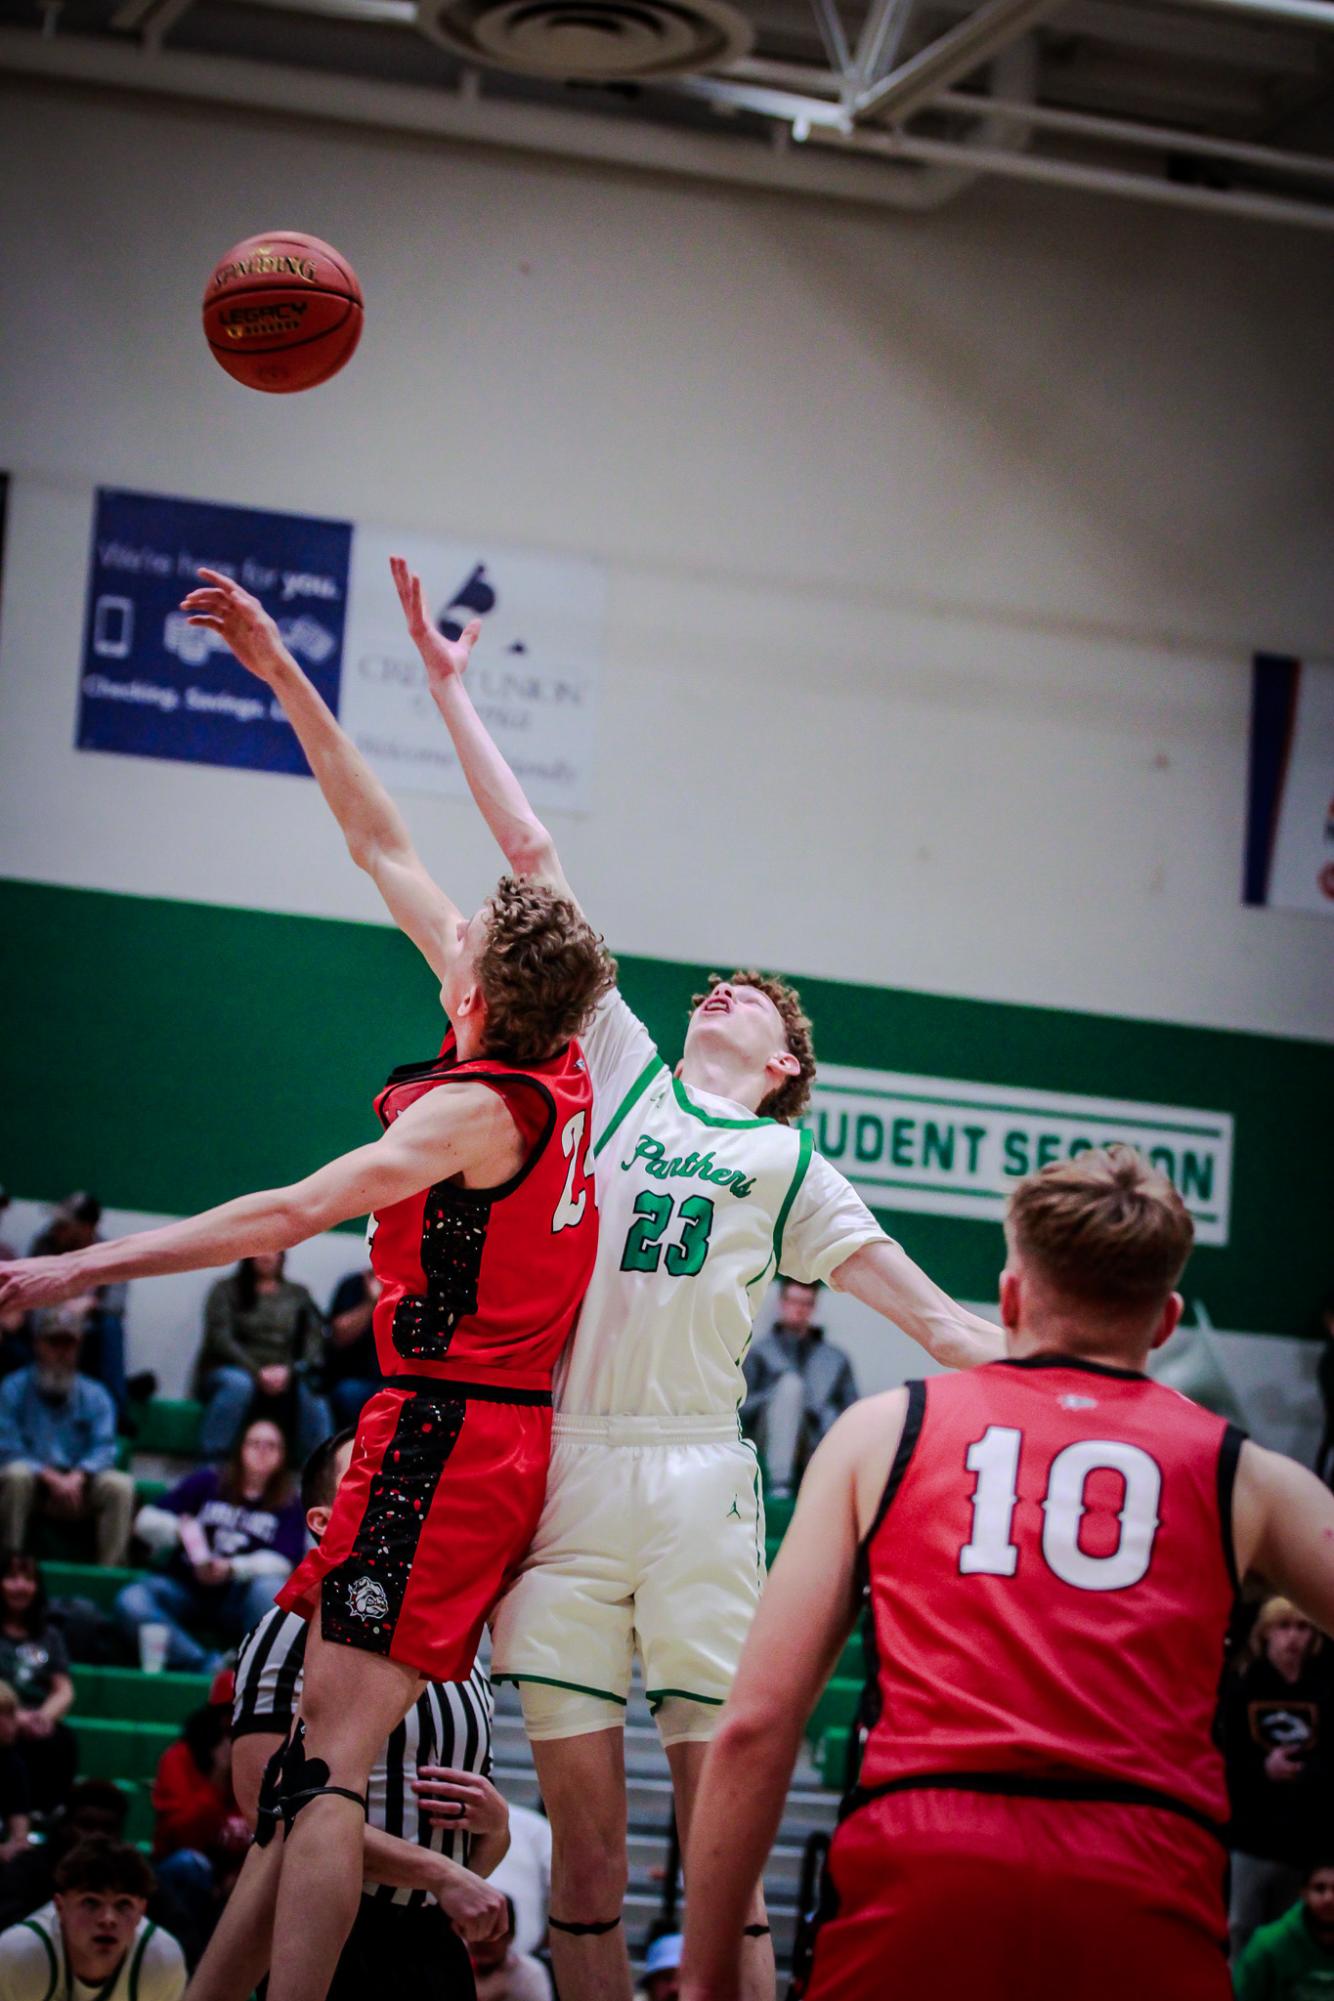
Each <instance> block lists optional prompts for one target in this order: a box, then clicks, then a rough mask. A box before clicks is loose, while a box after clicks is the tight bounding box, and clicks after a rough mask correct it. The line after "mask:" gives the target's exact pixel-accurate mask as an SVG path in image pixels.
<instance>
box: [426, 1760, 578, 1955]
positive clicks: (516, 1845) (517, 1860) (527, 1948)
mask: <svg viewBox="0 0 1334 2001" xmlns="http://www.w3.org/2000/svg"><path fill="white" fill-rule="evenodd" d="M436 1770H437V1768H436V1767H434V1766H430V1765H423V1766H422V1771H421V1776H422V1778H423V1779H428V1780H429V1779H430V1778H432V1777H433V1776H434V1775H435V1772H436ZM509 1831H510V1845H509V1849H508V1851H507V1852H506V1854H505V1855H504V1857H503V1858H502V1859H501V1860H500V1861H499V1862H498V1863H497V1864H496V1866H495V1868H494V1869H493V1870H492V1871H491V1881H492V1883H493V1885H494V1886H495V1888H496V1889H497V1890H503V1891H504V1893H505V1895H506V1896H507V1897H508V1898H509V1900H510V1902H511V1904H513V1906H514V1949H515V1951H516V1952H538V1951H540V1950H541V1949H542V1948H544V1947H545V1945H546V1943H547V1912H548V1910H549V1908H550V1904H551V1822H550V1821H549V1820H548V1819H547V1817H546V1815H545V1814H542V1813H535V1812H534V1811H533V1809H532V1807H530V1806H511V1807H510V1810H509Z"/></svg>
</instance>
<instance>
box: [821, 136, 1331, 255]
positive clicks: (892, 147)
mask: <svg viewBox="0 0 1334 2001" xmlns="http://www.w3.org/2000/svg"><path fill="white" fill-rule="evenodd" d="M810 136H811V143H812V145H818V146H820V147H821V148H823V147H827V146H848V145H853V146H855V148H856V151H857V152H858V153H863V154H864V153H879V154H881V155H882V157H883V158H885V159H887V160H921V161H924V162H925V163H927V164H928V165H934V166H950V165H955V164H957V165H961V166H964V165H966V167H967V169H968V171H969V172H970V173H977V172H981V173H988V174H998V175H999V176H1000V177H1001V178H1002V179H1010V180H1020V181H1040V182H1045V183H1047V184H1048V185H1049V186H1052V187H1062V188H1079V189H1081V190H1083V191H1085V192H1087V193H1089V194H1105V195H1124V196H1129V197H1131V198H1132V199H1134V200H1138V201H1147V202H1153V203H1156V204H1158V205H1159V206H1161V207H1165V208H1190V209H1195V210H1197V211H1199V212H1201V213H1211V214H1214V215H1235V216H1247V217H1249V218H1250V219H1252V220H1253V221H1257V222H1285V223H1296V224H1298V225H1299V226H1301V227H1304V228H1307V229H1319V230H1324V231H1329V232H1334V203H1331V204H1329V205H1328V206H1324V205H1321V204H1320V203H1317V202H1304V201H1299V200H1296V199H1293V198H1290V197H1288V196H1285V195H1262V194H1249V193H1245V192H1241V191H1239V190H1227V189H1225V190H1217V189H1213V188H1198V187H1190V186H1187V185H1184V184H1183V183H1181V182H1179V181H1159V180H1154V179H1153V178H1151V176H1149V175H1148V174H1133V173H1124V172H1119V171H1117V170H1115V169H1113V168H1111V167H1083V166H1079V165H1077V164H1076V162H1074V161H1073V160H1051V159H1046V158H1041V157H1038V156H1036V155H1034V154H1031V153H1015V152H1012V151H1009V150H998V149H995V148H990V147H980V146H968V145H957V144H953V143H951V142H949V141H948V140H941V139H918V138H915V137H913V135H912V134H911V133H907V132H868V131H866V130H865V128H864V127H862V126H858V127H857V128H856V130H855V131H854V132H853V133H851V134H843V133H839V132H831V131H828V130H822V131H816V130H815V129H812V131H811V135H810Z"/></svg>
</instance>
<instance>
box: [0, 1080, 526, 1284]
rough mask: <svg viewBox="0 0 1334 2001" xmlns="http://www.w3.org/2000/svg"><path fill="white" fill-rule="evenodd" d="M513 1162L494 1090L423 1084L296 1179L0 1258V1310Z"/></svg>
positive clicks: (512, 1144) (264, 1244) (518, 1157)
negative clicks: (65, 1248)
mask: <svg viewBox="0 0 1334 2001" xmlns="http://www.w3.org/2000/svg"><path fill="white" fill-rule="evenodd" d="M522 1161H523V1146H522V1142H521V1141H520V1139H519V1135H518V1129H517V1127H516V1126H515V1124H514V1121H513V1119H512V1118H511V1117H510V1114H509V1113H508V1111H507V1110H506V1109H505V1105H504V1102H503V1100H502V1099H501V1098H500V1097H499V1096H498V1095H497V1094H496V1092H494V1091H491V1090H488V1089H487V1087H486V1085H484V1084H458V1085H455V1086H453V1087H452V1088H451V1089H450V1090H448V1091H431V1092H429V1093H428V1094H427V1095H426V1096H425V1097H424V1098H420V1099H418V1101H417V1103H416V1104H414V1105H410V1106H409V1107H408V1109H407V1111H406V1112H404V1113H403V1114H402V1116H401V1117H400V1118H398V1119H396V1120H395V1121H394V1123H393V1125H391V1126H390V1128H389V1130H388V1132H386V1133H385V1134H384V1135H383V1137H382V1138H380V1139H378V1140H375V1141H374V1142H372V1144H371V1145H369V1146H359V1147H356V1148H354V1150H353V1151H352V1152H351V1153H345V1154H343V1155H342V1156H341V1157H340V1158H339V1159H338V1160H332V1161H330V1162H329V1164H328V1166H327V1167H321V1168H319V1169H318V1170H317V1171H316V1172H315V1173H314V1174H310V1175H307V1176H306V1178H305V1180H304V1181H297V1182H293V1183H292V1184H291V1185H290V1186H289V1187H286V1188H268V1189H264V1190H262V1191H261V1192H260V1193H258V1194H256V1195H241V1196H238V1197H237V1199H236V1200H235V1201H233V1202H224V1203H222V1204H221V1205H220V1207H218V1208H216V1209H207V1210H205V1211H204V1213H203V1214H202V1215H200V1216H189V1217H186V1218H185V1219H184V1220H183V1221H181V1222H179V1223H167V1224H166V1225H164V1226H163V1228H161V1229H158V1230H142V1231H140V1232H138V1233H137V1234H136V1235H134V1236H131V1237H120V1238H114V1239H112V1241H111V1242H109V1243H105V1244H90V1245H89V1246H88V1248H87V1250H83V1251H69V1252H67V1253H66V1254H65V1256H64V1257H51V1258H18V1259H16V1260H15V1261H14V1262H13V1263H12V1264H0V1308H3V1307H17V1306H22V1307H23V1308H24V1309H25V1310H26V1309H30V1308H32V1307H36V1306H48V1305H51V1304H52V1303H54V1302H55V1301H57V1300H61V1299H69V1298H71V1297H73V1296H74V1295H75V1294H77V1293H80V1292H84V1291H87V1290H88V1289H89V1288H90V1287H92V1286H95V1285H101V1284H103V1283H105V1281H107V1280H108V1279H130V1278H153V1277H156V1276H158V1275H159V1274H161V1273H163V1272H177V1271H201V1270H204V1269H205V1268H207V1267H208V1266H210V1265H222V1264H230V1263H231V1262H232V1261H233V1260H234V1259H236V1258H241V1257H249V1256H254V1255H255V1253H256V1252H260V1251H282V1250H289V1249H290V1248H291V1246H292V1245H293V1244H299V1243H303V1242H304V1241H305V1239H306V1238H307V1237H313V1236H315V1235H316V1234H317V1233H318V1232H319V1231H320V1230H328V1229H331V1228H332V1227H333V1225H334V1224H335V1223H345V1222H348V1221H349V1220H350V1219H351V1218H352V1217H354V1216H364V1215H366V1214H368V1213H369V1211H371V1210H372V1209H381V1208H384V1207H386V1206H387V1205H388V1204H389V1203H391V1202H399V1201H402V1200H403V1198H404V1197H405V1196H408V1195H415V1194H416V1193H417V1192H418V1190H419V1189H422V1188H430V1187H432V1186H433V1185H434V1184H435V1183H436V1182H437V1181H445V1180H448V1179H450V1178H451V1177H452V1176H453V1175H456V1174H464V1175H467V1176H469V1177H470V1178H471V1179H472V1180H473V1181H474V1183H476V1184H478V1185H481V1186H495V1185H496V1184H498V1183H500V1182H503V1181H505V1180H507V1179H508V1178H509V1177H510V1175H512V1174H515V1173H517V1172H518V1169H519V1167H520V1166H521V1165H522Z"/></svg>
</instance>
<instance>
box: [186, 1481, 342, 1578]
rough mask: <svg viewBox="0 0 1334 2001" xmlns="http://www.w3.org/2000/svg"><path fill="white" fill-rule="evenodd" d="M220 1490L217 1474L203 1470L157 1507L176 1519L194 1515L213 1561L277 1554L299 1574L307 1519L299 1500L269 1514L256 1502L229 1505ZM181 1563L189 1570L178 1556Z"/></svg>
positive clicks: (294, 1498) (269, 1509)
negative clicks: (219, 1557) (298, 1567)
mask: <svg viewBox="0 0 1334 2001" xmlns="http://www.w3.org/2000/svg"><path fill="white" fill-rule="evenodd" d="M221 1486H222V1475H221V1474H220V1473H219V1471H218V1469H217V1468H216V1467H214V1466H204V1467H201V1468H200V1469H199V1471H198V1472H196V1473H187V1474H186V1476H185V1478H184V1479H183V1480H178V1481H177V1483H176V1485H175V1486H174V1487H173V1488H171V1490H170V1491H169V1492H168V1493H166V1494H164V1495H163V1496H162V1499H161V1501H160V1502H159V1503H158V1506H159V1507H162V1508H166V1509H167V1510H168V1511H169V1512H170V1513H171V1514H173V1515H193V1516H194V1517H195V1519H196V1520H197V1521H198V1523H199V1525H200V1527H201V1528H202V1529H203V1531H204V1533H205V1535H206V1536H207V1537H208V1541H209V1548H210V1549H211V1550H212V1552H213V1554H214V1556H221V1557H225V1558H226V1559H227V1560H228V1562H232V1561H234V1560H235V1559H236V1558H237V1557H238V1556H251V1555H253V1554H255V1553H256V1552H257V1551H259V1550H273V1551H275V1552H276V1553H277V1554H278V1555H279V1556H283V1557H286V1559H287V1561H288V1562H289V1563H290V1564H291V1565H292V1567H293V1569H295V1567H296V1565H297V1564H298V1563H300V1561H301V1559H302V1557H303V1556H304V1555H305V1553H306V1518H305V1515H304V1514H303V1513H302V1510H301V1497H300V1495H299V1494H296V1493H293V1495H292V1497H291V1499H290V1500H288V1501H285V1502H284V1503H283V1505H282V1506H281V1507H280V1508H266V1507H265V1506H264V1505H263V1504H262V1502H258V1501H229V1500H227V1499H226V1498H225V1496H224V1495H223V1494H222V1492H221V1491H220V1489H221ZM177 1562H178V1563H180V1564H182V1565H184V1567H185V1568H186V1569H187V1570H188V1569H189V1565H188V1563H186V1561H185V1559H184V1557H183V1556H181V1555H180V1554H179V1552H178V1554H177Z"/></svg>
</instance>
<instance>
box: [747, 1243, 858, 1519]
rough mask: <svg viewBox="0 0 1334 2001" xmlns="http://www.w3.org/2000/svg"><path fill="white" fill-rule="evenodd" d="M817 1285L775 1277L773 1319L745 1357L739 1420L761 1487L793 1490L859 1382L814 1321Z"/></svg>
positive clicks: (773, 1491) (781, 1494) (781, 1492)
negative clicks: (761, 1475) (758, 1464)
mask: <svg viewBox="0 0 1334 2001" xmlns="http://www.w3.org/2000/svg"><path fill="white" fill-rule="evenodd" d="M819 1297H820V1287H819V1286H818V1285H805V1284H803V1283H802V1282H801V1281H800V1280H799V1279H795V1278H785V1279H780V1281H779V1288H778V1317H777V1319H776V1320H775V1322H774V1324H773V1326H772V1328H771V1329H770V1330H769V1332H768V1333H767V1334H766V1335H764V1336H763V1338H762V1339H761V1340H759V1341H757V1342H756V1343H755V1344H754V1346H753V1347H752V1348H751V1350H750V1352H749V1353H748V1354H747V1356H746V1359H745V1362H744V1364H743V1368H744V1370H745V1377H746V1401H745V1403H744V1404H743V1405H742V1407H741V1422H742V1424H743V1425H744V1427H745V1429H746V1432H747V1434H748V1435H749V1436H750V1437H751V1438H753V1439H754V1441H755V1444H756V1446H757V1448H758V1450H759V1451H760V1452H761V1453H762V1454H763V1456H764V1468H765V1473H766V1476H767V1477H766V1480H765V1490H766V1492H767V1493H768V1494H770V1495H771V1496H772V1497H773V1498H774V1499H775V1500H777V1499H783V1498H786V1497H787V1496H789V1495H791V1494H793V1493H795V1491H796V1487H797V1482H798V1481H799V1480H800V1478H801V1476H802V1473H803V1472H804V1471H805V1468H806V1462H807V1460H808V1459H809V1458H810V1456H811V1454H812V1453H813V1452H814V1450H815V1448H816V1446H817V1445H818V1444H819V1443H820V1440H821V1439H822V1438H823V1437H824V1435H825V1433H826V1432H827V1431H828V1429H829V1427H830V1425H831V1424H832V1423H833V1422H834V1419H835V1418H836V1417H841V1416H842V1414H843V1412H844V1411H845V1410H846V1409H847V1408H848V1406H849V1404H854V1403H856V1401H857V1379H856V1377H855V1376H854V1375H853V1373H852V1363H851V1362H850V1361H849V1360H848V1358H847V1356H846V1355H845V1354H844V1352H843V1350H842V1349H841V1348H835V1347H834V1346H833V1344H832V1342H829V1341H826V1340H825V1338H824V1332H823V1329H822V1328H820V1327H818V1326H817V1325H816V1324H815V1309H816V1305H817V1303H818V1301H819Z"/></svg>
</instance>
